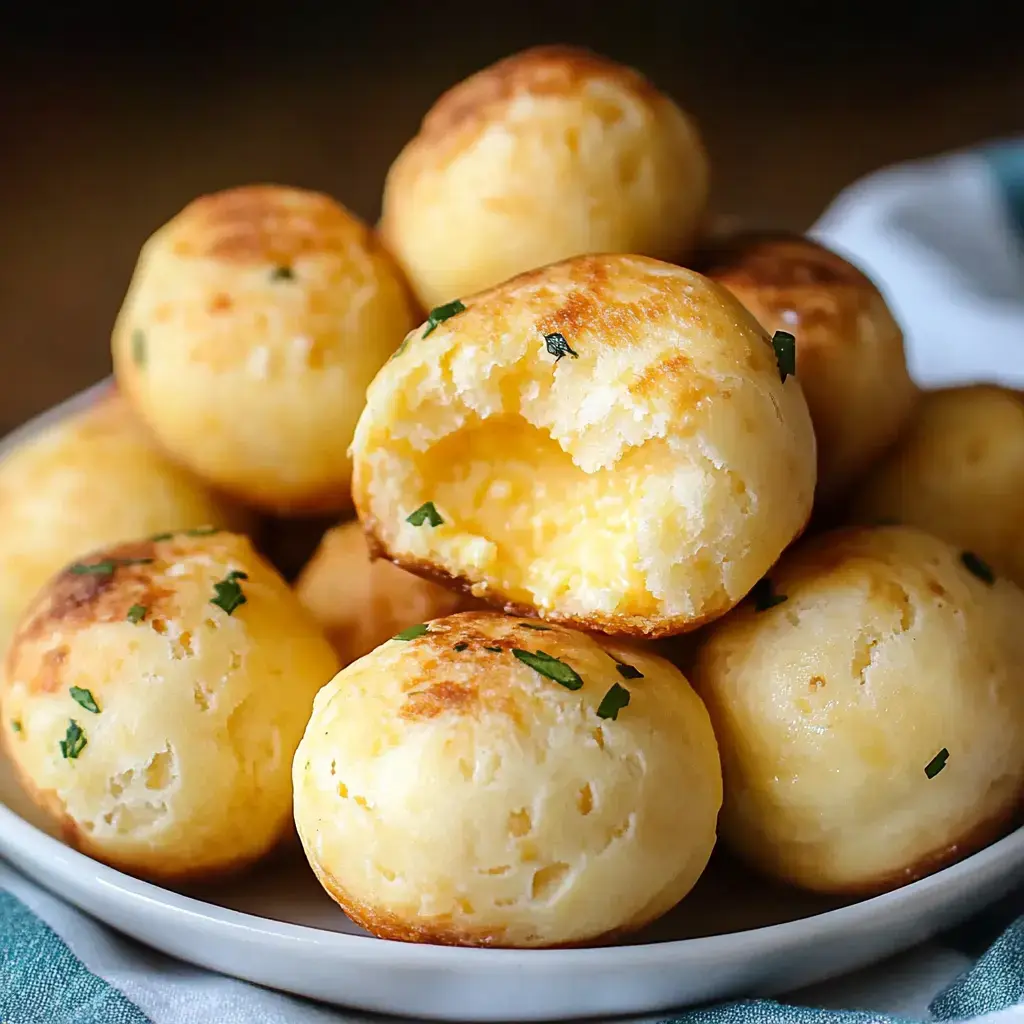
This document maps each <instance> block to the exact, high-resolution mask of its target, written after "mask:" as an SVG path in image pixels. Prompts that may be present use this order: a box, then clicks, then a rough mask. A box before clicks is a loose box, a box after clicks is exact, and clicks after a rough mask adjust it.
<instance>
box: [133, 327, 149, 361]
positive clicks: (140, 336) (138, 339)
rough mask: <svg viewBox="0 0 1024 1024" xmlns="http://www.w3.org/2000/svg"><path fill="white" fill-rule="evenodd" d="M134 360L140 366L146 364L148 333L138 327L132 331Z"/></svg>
mask: <svg viewBox="0 0 1024 1024" xmlns="http://www.w3.org/2000/svg"><path fill="white" fill-rule="evenodd" d="M132 361H133V362H134V363H135V365H136V366H138V367H143V366H145V365H146V335H145V334H144V333H143V332H142V331H140V330H139V329H138V328H137V327H136V328H135V330H134V331H132Z"/></svg>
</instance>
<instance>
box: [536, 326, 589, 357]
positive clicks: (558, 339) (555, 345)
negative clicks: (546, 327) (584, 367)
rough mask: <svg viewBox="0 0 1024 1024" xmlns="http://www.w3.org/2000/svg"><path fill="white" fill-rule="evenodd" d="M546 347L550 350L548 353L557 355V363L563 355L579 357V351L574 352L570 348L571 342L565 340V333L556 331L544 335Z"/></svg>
mask: <svg viewBox="0 0 1024 1024" xmlns="http://www.w3.org/2000/svg"><path fill="white" fill-rule="evenodd" d="M544 347H545V348H546V349H547V350H548V354H549V355H552V356H554V357H555V362H556V363H557V362H558V360H559V359H561V358H562V357H563V356H572V357H573V359H579V357H580V356H579V353H578V352H574V351H573V350H572V349H571V348H569V342H567V341H566V340H565V335H564V334H559V333H558V332H557V331H555V333H554V334H545V335H544Z"/></svg>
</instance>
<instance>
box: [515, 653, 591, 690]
mask: <svg viewBox="0 0 1024 1024" xmlns="http://www.w3.org/2000/svg"><path fill="white" fill-rule="evenodd" d="M512 656H513V657H514V658H518V659H519V660H520V661H521V662H522V663H523V664H524V665H529V666H530V668H532V669H533V670H534V672H539V673H540V674H541V675H542V676H546V677H547V678H548V679H551V680H554V682H556V683H558V684H560V685H561V686H564V687H565V688H566V689H567V690H578V689H579V688H580V687H581V686H582V685H583V680H582V679H580V677H579V675H578V674H577V673H576V670H575V669H574V668H570V667H569V666H568V665H566V663H565V662H564V661H559V660H558V659H557V658H553V657H552V656H551V655H550V654H546V653H545V652H544V651H534V652H533V653H532V654H531V653H530V652H529V651H524V650H521V649H520V648H518V647H513V648H512Z"/></svg>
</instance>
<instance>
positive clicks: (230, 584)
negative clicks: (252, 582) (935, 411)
mask: <svg viewBox="0 0 1024 1024" xmlns="http://www.w3.org/2000/svg"><path fill="white" fill-rule="evenodd" d="M248 578H249V577H248V575H247V574H246V573H244V572H238V570H236V569H232V570H231V572H229V573H228V574H227V576H225V577H224V579H222V580H221V581H220V582H219V583H214V585H213V590H214V596H213V597H211V598H210V604H215V605H216V606H217V607H218V608H223V609H224V611H226V612H227V613H228V615H230V614H231V613H232V612H233V611H234V610H235V609H236V608H239V607H240V606H241V605H243V604H245V602H246V596H245V594H243V593H242V588H241V586H240V584H239V583H238V581H239V580H247V579H248Z"/></svg>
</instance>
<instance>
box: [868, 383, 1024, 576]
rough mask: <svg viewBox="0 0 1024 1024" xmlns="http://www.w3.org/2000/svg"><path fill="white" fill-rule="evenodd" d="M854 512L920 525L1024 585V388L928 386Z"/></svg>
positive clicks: (871, 476)
mask: <svg viewBox="0 0 1024 1024" xmlns="http://www.w3.org/2000/svg"><path fill="white" fill-rule="evenodd" d="M851 519H852V521H853V522H859V523H872V522H879V521H882V520H892V521H895V522H899V523H904V524H906V525H907V526H919V527H921V529H923V530H928V531H929V532H930V533H934V534H935V535H936V536H938V537H943V538H944V539H946V540H948V541H949V542H950V543H952V544H957V545H959V546H960V547H963V548H967V549H968V550H970V551H975V552H977V553H978V554H979V555H981V556H982V558H984V559H985V560H986V561H988V562H991V564H992V565H993V566H995V567H996V568H997V569H998V570H999V571H1000V572H1004V573H1006V575H1007V576H1009V577H1010V579H1012V580H1014V581H1015V582H1016V583H1017V584H1018V585H1019V586H1022V587H1024V395H1022V394H1021V393H1020V392H1019V391H1011V390H1009V389H1007V388H1000V387H995V386H993V385H977V386H974V387H963V388H948V389H945V390H942V391H931V392H928V393H926V394H925V395H924V397H923V398H922V400H921V404H920V406H919V407H918V410H917V414H916V415H915V416H914V419H913V421H912V422H911V424H910V426H909V428H908V429H907V430H906V432H905V433H904V435H903V437H902V438H900V441H899V443H898V444H897V445H896V447H895V448H894V449H893V450H892V451H891V452H890V453H889V454H888V455H887V456H886V457H885V458H884V459H883V460H882V462H881V463H880V464H879V465H878V466H876V467H875V468H874V469H873V470H872V471H871V472H870V473H869V474H868V475H867V477H866V478H865V479H864V480H863V482H862V483H861V485H860V487H859V489H858V491H857V494H856V495H855V496H854V501H853V508H852V511H851Z"/></svg>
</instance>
